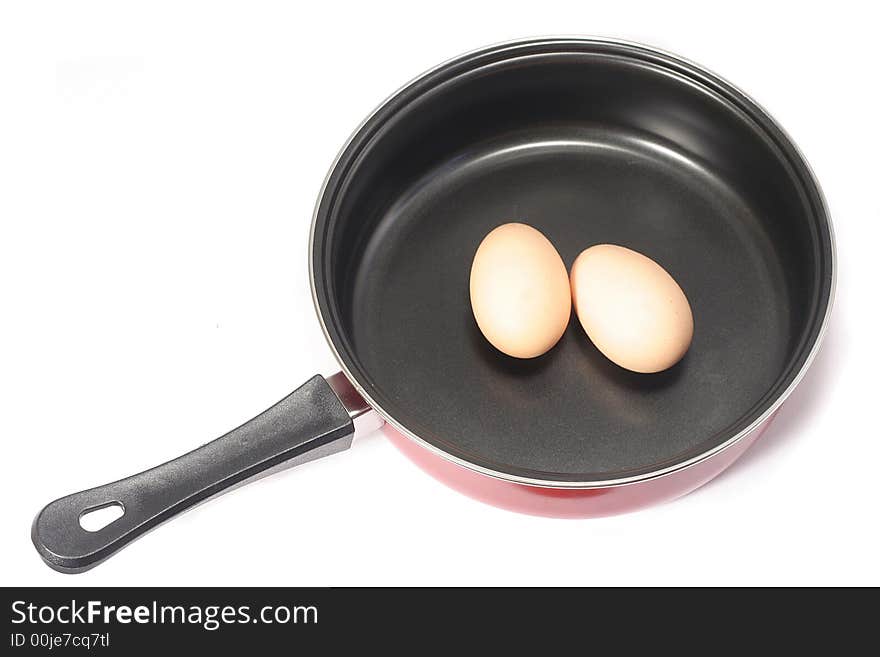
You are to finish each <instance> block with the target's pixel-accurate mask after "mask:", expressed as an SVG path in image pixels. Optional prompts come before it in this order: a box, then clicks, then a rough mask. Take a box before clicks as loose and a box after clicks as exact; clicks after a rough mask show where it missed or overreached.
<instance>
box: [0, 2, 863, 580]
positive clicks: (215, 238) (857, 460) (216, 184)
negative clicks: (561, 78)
mask: <svg viewBox="0 0 880 657" xmlns="http://www.w3.org/2000/svg"><path fill="white" fill-rule="evenodd" d="M811 6H815V5H814V4H813V3H797V4H792V5H790V6H788V7H784V8H777V4H776V3H769V2H759V3H749V2H737V3H727V4H722V5H713V3H706V2H693V3H681V2H662V3H661V2H622V1H621V2H612V3H609V2H601V3H589V2H584V1H579V2H554V1H552V0H541V1H540V2H530V3H526V2H511V1H510V0H508V1H506V2H475V1H474V0H470V1H468V2H452V1H447V2H443V3H427V4H425V3H413V2H399V3H387V2H385V3H383V2H376V1H373V2H361V3H351V5H350V6H345V5H344V4H343V3H339V2H322V3H308V2H303V3H294V2H289V3H278V4H275V3H263V2H254V1H248V2H241V3H226V2H205V3H195V2H180V1H175V2H167V3H166V2H150V3H137V4H135V3H126V2H106V3H93V2H76V3H71V2H63V3H58V4H44V3H40V2H28V3H23V2H22V3H12V2H9V3H4V4H3V8H2V9H0V221H2V237H0V290H2V306H0V308H2V310H0V312H2V319H0V414H2V423H0V427H2V429H0V432H2V433H0V436H2V441H3V442H2V446H3V452H2V454H3V456H2V464H3V465H2V477H0V499H2V509H3V514H2V529H0V532H2V534H0V583H2V584H5V585H12V584H21V585H56V584H60V585H66V584H77V585H137V584H141V585H164V584H168V585H172V584H179V585H196V584H208V585H220V584H237V585H246V584H253V585H344V584H350V585H357V584H405V585H406V584H563V585H564V584H584V585H589V584H875V585H877V584H880V566H878V554H880V543H878V510H877V503H878V500H880V493H878V480H880V477H878V474H877V472H878V466H880V435H878V431H877V426H876V418H877V413H878V408H880V386H878V384H877V367H878V348H877V335H878V320H880V314H878V310H877V307H878V299H880V294H878V288H880V280H878V279H880V277H878V267H880V256H878V252H877V249H878V245H880V228H878V227H880V195H878V190H880V180H878V174H880V164H878V163H880V159H878V155H877V153H878V150H880V137H878V129H877V125H878V108H880V103H878V100H880V99H878V86H880V85H878V82H877V80H878V78H877V75H878V74H877V69H878V64H880V49H878V45H877V39H876V35H875V33H874V32H875V30H876V26H877V22H876V19H872V18H871V17H869V15H868V14H867V13H866V10H865V9H860V8H859V7H860V6H861V7H867V6H869V4H868V3H853V4H852V5H847V4H846V3H843V2H836V3H831V4H829V5H828V6H827V8H825V9H822V10H821V11H815V10H811V9H808V7H811ZM559 33H565V34H574V33H580V34H597V35H605V36H617V37H621V38H626V39H632V40H637V41H642V42H645V43H648V44H653V45H656V46H659V47H661V48H665V49H668V50H671V51H673V52H677V53H680V54H682V55H684V56H685V57H687V58H689V59H693V60H695V61H698V62H700V63H702V64H704V65H706V66H708V67H709V68H711V69H713V70H715V71H717V72H718V73H720V74H721V75H723V76H724V77H726V78H728V79H730V80H731V81H733V82H734V83H735V84H737V85H739V86H740V87H742V88H744V89H745V90H747V91H748V92H749V93H751V94H752V95H753V96H754V97H755V98H756V99H758V101H759V102H761V103H762V104H764V105H765V106H766V107H767V108H768V109H769V110H770V111H771V112H772V113H773V114H774V115H775V116H776V117H777V118H778V119H779V120H780V121H781V123H782V124H783V125H784V126H785V127H786V128H787V130H788V131H789V132H790V134H791V135H792V136H793V137H794V139H795V140H796V141H797V142H798V144H799V145H800V146H801V148H802V149H803V151H804V153H805V154H806V156H807V158H808V159H809V161H810V162H811V164H812V166H813V168H814V169H815V171H816V174H817V176H818V178H819V180H820V181H821V183H822V185H823V187H824V190H825V193H826V196H827V199H828V203H829V206H830V208H831V211H832V215H833V217H834V220H835V227H836V231H837V239H838V249H839V261H840V272H839V285H838V297H837V303H836V308H835V311H834V315H833V319H832V322H831V326H830V331H829V333H828V336H827V340H826V342H825V344H824V347H823V350H822V351H821V353H820V355H819V357H818V359H817V361H816V362H815V364H814V366H813V368H812V369H811V370H810V372H809V373H808V375H807V377H806V378H805V380H804V381H803V383H802V385H801V386H800V388H799V389H798V390H797V391H796V392H795V394H794V395H793V396H792V397H791V399H790V401H789V402H788V403H787V404H786V405H785V406H784V408H783V410H782V411H781V412H780V413H779V415H778V418H777V419H776V421H775V423H774V424H773V425H772V426H771V427H770V429H769V430H768V431H767V433H766V434H765V437H764V438H763V439H762V441H761V442H760V443H759V444H758V445H757V446H756V447H755V448H754V449H753V450H751V451H750V452H749V453H748V454H747V455H746V456H745V457H744V458H743V459H742V460H741V461H740V462H739V463H737V464H736V465H735V466H734V468H732V469H731V470H730V471H728V472H727V473H725V474H724V475H722V476H721V477H719V478H718V479H717V480H716V481H714V482H712V483H711V484H709V485H708V486H706V487H705V488H703V489H701V490H699V491H697V492H696V493H694V494H692V495H690V496H688V497H686V498H684V499H681V500H679V501H677V502H673V503H670V504H666V505H664V506H661V507H657V508H653V509H650V510H647V511H643V512H640V513H637V514H632V515H627V516H619V517H614V518H607V519H601V520H588V521H571V520H568V521H565V520H550V519H542V518H534V517H528V516H522V515H517V514H514V513H510V512H507V511H502V510H499V509H495V508H493V507H489V506H485V505H483V504H481V503H478V502H475V501H472V500H470V499H468V498H466V497H463V496H461V495H460V494H458V493H455V492H453V491H451V490H449V489H447V488H445V487H444V486H443V485H441V484H439V483H437V482H436V481H434V480H433V479H431V478H430V477H428V476H427V475H424V474H423V473H422V472H421V471H419V470H418V469H416V467H415V466H413V465H412V464H410V463H409V462H408V461H407V460H405V459H404V457H403V456H402V455H400V454H399V453H398V452H397V451H396V450H395V448H394V447H392V446H391V444H390V443H388V442H387V440H386V439H385V438H384V437H382V436H381V435H371V436H367V437H363V438H359V439H358V440H356V442H355V445H354V447H353V449H352V450H350V451H348V452H345V453H343V454H339V455H336V456H333V457H330V458H328V459H325V460H321V461H317V462H314V463H311V464H308V465H306V466H303V467H301V468H297V469H294V470H290V471H287V472H285V473H283V474H280V475H277V476H275V477H273V478H270V479H266V480H263V481H261V482H259V483H256V484H253V485H251V486H248V487H245V488H243V489H241V490H238V491H236V492H235V493H233V494H230V495H228V496H225V497H221V498H219V499H217V500H215V501H212V502H211V503H209V504H206V505H203V506H201V507H199V508H198V509H196V510H194V511H192V512H190V513H187V514H185V515H184V516H183V517H181V518H178V519H176V520H174V521H173V522H171V523H168V524H167V525H165V526H163V527H162V528H160V529H158V530H157V531H155V532H153V533H151V534H149V535H148V536H147V537H145V538H143V539H142V540H140V541H138V542H136V543H135V544H133V545H132V546H130V547H129V548H127V549H126V550H124V551H123V552H122V553H120V554H119V555H118V556H116V557H115V558H113V559H111V560H109V561H108V562H107V563H105V564H103V565H101V566H100V567H98V568H97V569H95V570H93V571H91V572H89V573H87V574H84V575H79V576H64V575H60V574H57V573H55V572H53V571H51V570H49V569H48V568H46V567H45V566H44V565H43V564H42V562H41V561H40V559H39V558H38V557H37V555H36V553H35V552H34V550H33V548H32V546H31V544H30V539H29V529H30V522H31V519H32V517H33V516H34V514H35V513H36V512H37V511H38V510H39V508H40V507H41V506H42V505H43V504H45V503H47V502H49V501H50V500H52V499H54V498H56V497H58V496H60V495H62V494H66V493H69V492H73V491H76V490H79V489H82V488H86V487H90V486H92V485H96V484H99V483H104V482H106V481H110V480H112V479H116V478H118V477H121V476H123V475H127V474H130V473H133V472H136V471H139V470H141V469H144V468H145V467H147V466H151V465H154V464H156V463H158V462H161V461H163V460H165V459H167V458H170V457H172V456H176V455H177V454H179V453H182V452H183V451H186V450H188V449H190V448H192V447H194V446H196V445H198V444H201V443H203V442H205V441H206V440H208V439H210V438H213V437H216V436H218V435H220V434H222V433H224V432H225V431H226V430H228V429H230V428H231V427H234V426H236V425H237V424H238V423H240V422H241V421H243V420H245V419H247V418H249V417H251V416H252V415H254V414H255V413H257V412H259V411H261V410H262V409H263V408H265V407H266V406H268V405H270V404H271V403H273V402H275V401H276V400H277V399H279V398H281V397H282V396H284V395H285V394H287V393H288V392H289V391H290V390H291V389H293V388H294V387H296V386H297V385H299V384H300V383H302V382H303V381H304V380H305V379H306V378H308V377H309V376H310V375H312V374H314V373H316V372H321V373H324V374H328V375H329V374H331V373H333V372H334V371H336V368H335V366H334V361H333V359H332V357H331V355H330V351H329V349H328V347H327V346H326V344H325V342H324V339H323V337H322V335H321V332H320V330H319V328H318V323H317V321H316V318H315V316H314V313H313V310H312V303H311V298H310V294H309V288H308V276H307V268H306V257H305V256H306V251H307V237H308V227H309V221H310V217H311V212H312V206H313V203H314V201H315V197H316V195H317V192H318V190H319V188H320V185H321V182H322V180H323V177H324V175H325V173H326V171H327V168H328V167H329V165H330V163H331V162H332V160H333V158H334V157H335V154H336V152H337V150H338V149H339V147H340V146H341V145H342V143H343V142H344V140H345V139H346V138H347V136H348V134H349V132H350V131H351V130H352V129H353V128H354V127H355V126H356V125H357V124H358V123H359V121H360V120H361V119H362V117H363V116H364V115H365V114H367V113H368V112H369V111H370V110H371V109H372V108H373V107H374V106H375V105H376V104H377V103H378V102H379V101H381V100H382V99H383V98H384V97H385V96H386V95H387V94H389V93H390V92H392V91H393V90H394V89H396V88H397V87H398V86H400V85H401V84H402V83H403V82H405V81H407V80H408V79H410V78H412V77H413V76H415V75H417V74H418V73H420V72H421V71H422V70H424V69H426V68H428V67H430V66H433V65H434V64H436V63H439V62H441V61H443V60H445V59H447V58H449V57H451V56H454V55H456V54H458V53H460V52H463V51H466V50H470V49H473V48H475V47H478V46H481V45H484V44H488V43H493V42H497V41H501V40H507V39H511V38H516V37H522V36H530V35H541V34H559Z"/></svg>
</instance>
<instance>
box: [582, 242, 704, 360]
mask: <svg viewBox="0 0 880 657" xmlns="http://www.w3.org/2000/svg"><path fill="white" fill-rule="evenodd" d="M571 295H572V299H573V301H574V307H575V312H576V313H577V316H578V319H579V320H580V323H581V326H583V328H584V331H586V333H587V335H588V336H589V338H590V340H592V342H593V344H594V345H596V348H597V349H598V350H599V351H601V352H602V353H603V354H604V355H605V356H606V357H608V359H609V360H611V361H613V362H614V363H617V364H618V365H620V366H621V367H624V368H626V369H628V370H632V371H633V372H642V373H651V372H660V371H662V370H665V369H667V368H669V367H672V366H673V365H675V364H676V363H677V362H678V361H679V360H681V358H682V357H683V356H684V354H685V352H686V351H687V350H688V347H689V346H690V344H691V339H692V338H693V335H694V318H693V315H692V313H691V306H690V304H689V303H688V300H687V297H686V296H685V294H684V292H683V291H682V289H681V287H679V285H678V283H676V282H675V279H673V278H672V276H670V275H669V274H668V273H667V272H666V270H665V269H663V267H661V266H660V265H658V264H657V263H656V262H654V261H653V260H651V259H650V258H648V257H647V256H644V255H642V254H641V253H638V252H636V251H633V250H631V249H627V248H624V247H622V246H616V245H614V244H599V245H597V246H591V247H590V248H588V249H586V250H585V251H583V252H581V254H580V255H579V256H578V257H577V259H576V260H575V261H574V265H572V268H571Z"/></svg>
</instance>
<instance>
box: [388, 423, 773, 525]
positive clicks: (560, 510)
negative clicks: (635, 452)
mask: <svg viewBox="0 0 880 657" xmlns="http://www.w3.org/2000/svg"><path fill="white" fill-rule="evenodd" d="M775 415H776V414H775V413H774V414H773V415H770V416H769V417H768V418H767V419H766V420H764V421H763V422H762V423H761V424H759V425H758V426H757V427H755V428H754V429H753V430H752V431H751V432H750V433H749V434H747V435H745V436H743V437H742V438H740V439H739V440H738V441H736V442H735V443H734V444H733V445H731V446H729V447H728V448H726V449H723V450H721V451H720V452H716V453H715V454H713V455H712V456H709V457H707V458H706V459H704V460H702V461H700V462H699V463H695V464H694V465H691V466H688V467H686V468H684V469H682V470H678V471H676V472H672V473H670V474H667V475H663V476H660V477H656V478H654V479H648V480H645V481H640V482H636V483H632V484H625V485H621V486H612V487H609V488H585V489H573V488H544V487H540V486H528V485H525V484H518V483H514V482H510V481H504V480H501V479H496V478H495V477H490V476H489V475H484V474H481V473H479V472H476V471H474V470H470V469H468V468H465V467H464V466H461V465H458V464H456V463H453V462H451V461H448V460H446V459H444V458H443V457H441V456H438V455H437V454H435V453H433V452H431V451H429V450H428V449H426V448H424V447H421V446H420V445H418V444H416V443H415V442H414V441H412V440H410V439H409V438H407V437H406V436H404V435H403V434H401V433H400V432H398V431H397V430H396V429H395V428H394V427H392V426H391V425H390V424H388V423H386V424H385V425H384V427H383V429H382V430H383V431H384V433H385V435H386V436H387V437H388V439H389V440H390V441H391V443H392V444H393V445H394V446H395V447H397V449H399V450H400V451H401V452H402V453H403V455H404V456H406V457H407V458H408V459H409V460H410V461H412V462H413V463H415V464H416V465H417V466H419V467H420V468H421V469H422V470H424V471H425V472H427V473H428V474H429V475H431V476H432V477H434V479H437V480H438V481H441V482H443V483H444V484H446V485H447V486H449V487H450V488H452V489H454V490H457V491H458V492H460V493H464V494H465V495H467V496H469V497H472V498H474V499H475V500H479V501H480V502H485V503H487V504H491V505H493V506H497V507H500V508H502V509H507V510H509V511H517V512H519V513H526V514H530V515H536V516H547V517H551V518H598V517H601V516H611V515H616V514H619V513H628V512H630V511H636V510H638V509H641V508H644V507H646V506H650V505H653V504H659V503H661V502H669V501H671V500H674V499H676V498H677V497H681V496H682V495H686V494H688V493H690V492H691V491H694V490H696V489H697V488H699V487H700V486H702V485H703V484H705V483H707V482H709V481H710V480H712V479H714V478H715V477H717V476H718V475H719V474H721V473H722V472H723V471H724V470H726V469H727V468H728V467H729V466H730V465H731V464H732V463H733V462H734V461H736V460H737V459H738V458H739V457H740V456H742V454H743V453H744V452H745V451H746V450H747V449H748V448H749V447H750V446H751V445H752V444H754V442H755V441H756V440H757V439H758V438H759V437H760V436H761V434H762V433H763V432H764V430H765V429H766V428H767V426H768V425H769V424H770V422H771V421H772V420H773V418H774V417H775Z"/></svg>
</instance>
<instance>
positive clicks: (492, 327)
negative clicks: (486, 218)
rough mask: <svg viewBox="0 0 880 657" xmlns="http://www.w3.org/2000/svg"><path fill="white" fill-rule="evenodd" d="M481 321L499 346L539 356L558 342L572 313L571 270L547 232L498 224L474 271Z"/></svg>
mask: <svg viewBox="0 0 880 657" xmlns="http://www.w3.org/2000/svg"><path fill="white" fill-rule="evenodd" d="M470 298H471V308H472V310H473V313H474V319H476V321H477V326H478V327H479V328H480V331H481V332H482V333H483V335H484V336H485V337H486V339H487V340H488V341H489V342H490V343H491V344H492V345H493V346H494V347H495V348H496V349H498V350H499V351H501V352H503V353H505V354H507V355H508V356H513V357H514V358H534V357H536V356H540V355H541V354H543V353H546V352H547V351H548V350H550V349H551V348H552V347H553V345H555V344H556V343H557V342H558V341H559V338H561V337H562V334H563V333H565V329H566V327H567V326H568V320H569V318H570V317H571V290H570V289H569V284H568V271H567V270H566V268H565V263H564V262H563V261H562V258H561V257H560V256H559V253H558V252H557V251H556V249H555V248H554V247H553V245H552V244H551V243H550V240H548V239H547V238H546V237H544V235H543V234H542V233H541V232H540V231H538V230H535V229H534V228H532V227H531V226H528V225H526V224H522V223H509V224H503V225H501V226H498V227H497V228H495V229H494V230H492V231H491V232H490V233H489V234H488V235H486V237H485V238H483V241H482V242H481V243H480V246H479V248H477V252H476V255H474V261H473V264H472V266H471V276H470Z"/></svg>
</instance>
